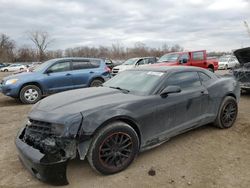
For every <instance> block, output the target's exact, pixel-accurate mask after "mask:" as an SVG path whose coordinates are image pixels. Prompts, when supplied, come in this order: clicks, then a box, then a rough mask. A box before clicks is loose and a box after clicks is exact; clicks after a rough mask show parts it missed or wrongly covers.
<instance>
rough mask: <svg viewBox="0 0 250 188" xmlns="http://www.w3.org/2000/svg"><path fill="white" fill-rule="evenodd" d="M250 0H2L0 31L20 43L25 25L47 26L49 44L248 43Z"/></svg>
mask: <svg viewBox="0 0 250 188" xmlns="http://www.w3.org/2000/svg"><path fill="white" fill-rule="evenodd" d="M243 20H247V21H248V23H249V25H250V0H206V1H205V0H185V1H184V0H183V1H180V0H133V1H132V0H106V1H104V0H72V1H70V0H0V33H5V34H7V35H8V36H10V37H11V38H12V39H13V40H15V41H16V43H17V45H18V46H22V45H25V44H27V45H31V43H30V41H29V39H28V37H27V34H26V33H27V31H32V30H33V31H34V30H43V31H47V32H48V33H49V34H50V35H51V37H52V38H53V39H54V42H53V44H52V45H51V46H50V49H65V48H71V47H78V46H82V45H88V46H96V47H98V46H99V45H103V46H110V45H111V44H112V43H117V42H119V43H121V44H123V45H124V46H133V45H134V43H135V42H137V41H140V42H143V43H145V44H146V45H147V46H150V47H160V46H162V44H163V43H167V44H170V45H171V44H176V43H177V44H180V45H181V46H183V47H184V48H185V49H186V50H197V49H207V50H209V51H213V50H216V51H228V50H231V49H235V48H240V47H242V46H250V37H249V36H248V35H247V31H246V28H245V27H244V25H243Z"/></svg>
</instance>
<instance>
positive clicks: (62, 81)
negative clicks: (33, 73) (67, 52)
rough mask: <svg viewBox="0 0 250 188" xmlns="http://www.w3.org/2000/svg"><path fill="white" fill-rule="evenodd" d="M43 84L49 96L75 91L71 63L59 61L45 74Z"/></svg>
mask: <svg viewBox="0 0 250 188" xmlns="http://www.w3.org/2000/svg"><path fill="white" fill-rule="evenodd" d="M43 84H44V85H45V86H46V88H47V89H46V90H47V93H48V94H50V93H56V92H61V91H65V90H69V89H73V88H74V85H73V80H72V72H71V61H70V60H64V61H59V62H56V63H55V64H53V65H52V66H51V67H49V68H48V69H47V71H46V73H45V74H44V79H43Z"/></svg>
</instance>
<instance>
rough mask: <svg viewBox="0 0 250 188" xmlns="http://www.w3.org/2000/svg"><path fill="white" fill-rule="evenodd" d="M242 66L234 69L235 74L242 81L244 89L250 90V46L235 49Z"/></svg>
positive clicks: (241, 84) (241, 85)
mask: <svg viewBox="0 0 250 188" xmlns="http://www.w3.org/2000/svg"><path fill="white" fill-rule="evenodd" d="M234 55H235V56H236V58H237V59H238V61H239V63H240V67H239V68H237V69H234V70H233V74H234V76H235V77H236V78H237V80H238V81H239V83H240V87H241V89H242V90H243V91H247V92H250V47H248V48H242V49H238V50H235V51H234Z"/></svg>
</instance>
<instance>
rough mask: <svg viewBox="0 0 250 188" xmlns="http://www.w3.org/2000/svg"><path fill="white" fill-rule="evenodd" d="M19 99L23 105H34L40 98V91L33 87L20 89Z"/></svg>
mask: <svg viewBox="0 0 250 188" xmlns="http://www.w3.org/2000/svg"><path fill="white" fill-rule="evenodd" d="M19 98H20V100H21V102H22V103H24V104H35V103H36V102H37V101H39V100H40V99H41V98H42V92H41V89H40V88H39V87H37V86H35V85H27V86H24V87H23V88H22V89H21V91H20V94H19Z"/></svg>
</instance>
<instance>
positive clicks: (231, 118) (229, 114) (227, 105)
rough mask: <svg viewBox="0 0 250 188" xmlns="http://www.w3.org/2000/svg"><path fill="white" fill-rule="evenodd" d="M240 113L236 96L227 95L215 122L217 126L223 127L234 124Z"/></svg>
mask: <svg viewBox="0 0 250 188" xmlns="http://www.w3.org/2000/svg"><path fill="white" fill-rule="evenodd" d="M237 114H238V104H237V101H236V99H235V98H234V97H231V96H227V97H225V99H224V100H223V102H222V104H221V106H220V109H219V112H218V114H217V118H216V120H215V122H214V125H215V126H216V127H219V128H221V129H225V128H230V127H232V126H233V124H234V122H235V120H236V118H237Z"/></svg>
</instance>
